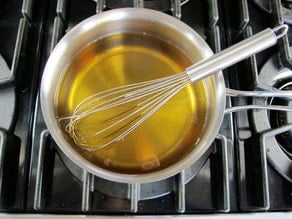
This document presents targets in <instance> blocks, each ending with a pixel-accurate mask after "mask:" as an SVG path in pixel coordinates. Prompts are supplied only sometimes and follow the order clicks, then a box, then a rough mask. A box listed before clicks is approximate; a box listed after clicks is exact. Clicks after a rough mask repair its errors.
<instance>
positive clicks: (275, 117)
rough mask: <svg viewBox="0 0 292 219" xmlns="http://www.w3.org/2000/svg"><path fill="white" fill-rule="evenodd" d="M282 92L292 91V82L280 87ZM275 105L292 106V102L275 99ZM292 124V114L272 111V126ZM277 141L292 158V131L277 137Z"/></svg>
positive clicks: (273, 102)
mask: <svg viewBox="0 0 292 219" xmlns="http://www.w3.org/2000/svg"><path fill="white" fill-rule="evenodd" d="M280 89H281V90H292V82H288V83H287V84H285V85H284V86H282V87H280ZM272 104H275V105H285V106H290V107H291V106H292V102H291V101H288V100H284V99H280V98H275V99H274V100H273V101H272ZM288 124H292V114H291V113H289V112H284V111H272V112H271V126H272V128H277V127H281V126H285V125H288ZM276 139H277V141H278V142H279V143H280V145H281V147H282V149H283V150H284V151H285V152H286V153H287V154H288V155H289V156H290V157H292V130H289V131H287V132H284V133H282V134H280V135H277V136H276Z"/></svg>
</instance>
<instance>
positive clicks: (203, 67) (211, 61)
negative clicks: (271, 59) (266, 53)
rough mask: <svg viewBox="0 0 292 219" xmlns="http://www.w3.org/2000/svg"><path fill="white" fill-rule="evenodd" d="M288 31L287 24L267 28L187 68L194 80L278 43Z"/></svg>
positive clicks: (191, 78)
mask: <svg viewBox="0 0 292 219" xmlns="http://www.w3.org/2000/svg"><path fill="white" fill-rule="evenodd" d="M287 31H288V26H287V25H286V24H282V25H279V26H277V27H275V28H273V29H270V28H267V29H265V30H263V31H261V32H259V33H257V34H255V35H253V36H251V37H249V38H247V39H245V40H243V41H241V42H239V43H237V44H234V45H233V46H231V47H229V48H227V49H225V50H222V51H221V52H219V53H217V54H215V55H213V56H211V57H209V58H207V59H205V60H202V61H200V62H198V63H196V64H194V65H192V66H190V67H188V68H187V69H186V72H187V74H188V75H189V78H190V80H191V81H192V82H194V81H197V80H200V79H203V78H205V77H207V76H209V75H211V74H213V73H215V72H218V71H220V70H223V69H225V68H227V67H229V66H231V65H233V64H235V63H237V62H239V61H242V60H243V59H245V58H247V57H249V56H251V55H254V54H256V53H258V52H260V51H263V50H264V49H267V48H269V47H270V46H273V45H275V44H276V42H277V40H278V39H279V38H281V37H282V36H284V35H285V34H286V33H287Z"/></svg>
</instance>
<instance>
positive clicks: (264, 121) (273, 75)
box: [252, 48, 292, 182]
mask: <svg viewBox="0 0 292 219" xmlns="http://www.w3.org/2000/svg"><path fill="white" fill-rule="evenodd" d="M290 51H292V48H290ZM291 81H292V70H291V69H289V68H286V67H283V66H282V65H281V64H280V60H279V58H278V56H277V55H274V56H272V57H271V58H270V59H269V60H268V61H267V63H266V64H265V65H264V66H263V68H262V69H261V71H260V74H259V76H258V83H259V84H260V85H263V86H269V87H276V88H278V89H282V90H291V89H292V82H291ZM253 103H254V104H259V105H265V104H279V105H280V104H282V105H289V106H291V105H292V101H291V100H290V101H289V100H283V99H280V98H273V99H255V100H254V102H253ZM252 115H253V122H254V127H255V130H256V131H257V132H258V133H263V135H262V138H263V141H264V142H265V148H266V151H267V157H268V160H269V162H270V163H271V164H272V165H273V167H274V168H275V169H276V170H277V171H278V173H279V174H281V175H282V176H283V177H284V178H286V179H287V180H289V181H291V182H292V171H291V168H292V159H291V158H292V156H291V151H292V150H291V148H292V147H291V145H292V131H291V128H290V126H291V124H292V114H291V112H277V111H268V110H259V111H256V110H255V111H253V114H252ZM285 127H286V128H285ZM266 132H268V134H267V133H266Z"/></svg>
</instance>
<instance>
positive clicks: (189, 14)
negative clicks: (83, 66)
mask: <svg viewBox="0 0 292 219" xmlns="http://www.w3.org/2000/svg"><path fill="white" fill-rule="evenodd" d="M267 2H268V3H267ZM0 5H1V7H0V55H1V56H0V70H1V71H0V94H1V96H0V111H1V112H2V113H1V115H0V211H1V212H3V213H33V214H35V213H38V214H40V213H50V214H78V215H83V214H94V215H95V214H102V215H108V214H110V215H117V214H118V215H129V214H131V215H141V214H150V215H153V214H155V215H156V214H159V215H177V214H187V215H192V214H196V215H199V214H200V215H201V214H207V215H210V214H214V213H222V214H225V213H226V214H227V213H247V212H249V213H250V212H268V213H270V212H278V211H280V212H283V211H284V212H286V211H290V210H291V209H292V186H291V183H292V171H291V170H292V164H291V156H290V154H291V152H289V151H291V150H290V149H291V146H290V144H291V139H290V133H289V130H291V127H290V125H291V120H290V117H291V113H290V114H289V113H286V114H277V113H269V111H264V112H262V113H263V114H258V113H259V112H258V111H241V112H237V113H233V114H226V115H225V117H224V122H223V124H222V126H221V129H220V132H219V133H218V136H217V138H216V140H215V141H214V142H213V144H212V145H211V146H210V150H209V151H208V153H207V155H206V157H204V158H203V159H202V160H201V162H200V163H199V164H197V165H195V166H194V167H192V168H190V170H186V171H183V172H182V173H180V174H178V175H177V176H175V177H172V178H170V179H168V180H167V181H163V182H162V183H158V184H116V183H112V182H107V181H105V180H102V179H100V178H98V177H94V176H92V175H91V174H90V173H88V172H86V171H84V170H81V169H79V168H78V167H75V166H74V165H73V164H72V163H71V162H70V160H69V159H67V158H65V157H64V155H62V153H61V152H60V151H59V150H58V146H57V145H56V144H55V142H54V141H53V139H52V138H51V137H50V134H49V131H48V130H47V128H46V125H45V123H44V120H43V116H42V113H41V109H40V102H39V86H40V80H41V76H42V71H43V68H44V66H45V63H46V60H47V58H48V57H49V55H50V53H51V51H52V49H53V48H54V46H55V45H56V44H57V42H58V41H59V40H60V39H61V37H62V36H63V35H64V34H65V33H66V32H68V31H69V30H70V29H71V28H72V27H74V26H75V25H76V24H77V23H79V22H80V21H82V20H84V19H85V18H87V17H89V16H91V15H94V14H96V13H97V12H98V13H100V12H101V11H103V10H110V9H112V8H119V7H146V8H152V9H155V10H161V11H163V12H164V13H168V14H170V15H173V16H175V17H177V18H178V19H181V20H182V21H183V22H185V23H187V24H188V25H190V26H191V27H192V28H194V29H195V30H196V31H197V32H198V33H199V34H200V35H201V36H202V37H203V38H204V39H205V40H206V41H207V43H208V44H209V45H210V47H211V48H212V50H213V51H214V52H219V51H220V50H222V49H224V48H226V47H228V46H229V45H232V44H234V43H235V42H238V41H240V40H241V39H244V38H246V37H248V36H249V35H251V34H252V33H256V32H259V31H260V30H263V29H264V28H266V27H274V26H276V25H278V24H281V23H283V22H285V23H287V24H290V25H291V23H290V21H291V13H290V14H289V12H291V9H290V8H289V7H290V6H291V3H289V1H280V0H276V1H258V0H238V1H231V0H208V1H203V0H198V1H197V0H196V1H194V0H190V1H181V2H180V1H166V0H164V1H155V0H150V1H146V0H145V1H112V0H106V1H102V0H96V1H92V0H74V1H72V0H53V1H42V2H39V1H32V0H25V1H23V2H22V1H16V0H12V1H9V2H8V1H0ZM289 28H290V30H289V33H288V35H287V36H286V37H285V38H284V39H282V40H280V41H279V42H278V44H277V45H276V46H274V47H272V48H270V49H268V50H266V51H264V52H262V53H260V54H258V55H256V56H253V57H251V58H249V59H247V60H245V61H243V62H240V63H239V64H237V65H234V66H232V67H231V68H228V69H226V70H225V71H224V72H223V73H224V76H225V82H226V86H227V87H230V88H233V89H241V90H258V89H265V88H267V87H269V86H275V87H276V88H279V89H290V88H291V87H289V86H290V85H289V83H290V82H291V81H292V80H291V79H292V76H291V77H290V73H291V66H292V62H291V56H290V49H289V43H290V44H291V43H292V34H291V26H290V27H289ZM271 63H272V64H271ZM273 68H275V69H276V71H279V72H283V71H284V70H285V71H287V72H288V73H287V74H286V75H288V76H287V77H286V78H285V80H283V79H281V83H280V82H279V83H274V81H273V80H267V78H271V76H270V75H269V74H270V73H268V76H265V74H267V73H265V71H266V70H265V69H269V70H268V72H269V71H270V69H273ZM289 72H290V73H289ZM277 75H279V74H277ZM291 75H292V74H291ZM275 77H276V76H275ZM271 81H272V82H271ZM271 101H272V102H273V100H270V99H264V100H263V99H260V100H258V99H252V98H230V97H227V106H226V107H231V106H234V105H245V104H248V105H250V104H254V103H260V104H266V103H267V102H268V103H270V102H271ZM279 102H280V103H281V104H284V105H289V104H290V102H289V101H284V102H283V101H282V102H281V101H277V103H279ZM262 117H263V118H275V119H272V122H271V123H270V122H269V121H266V122H264V123H265V124H266V126H264V127H263V126H261V125H260V126H259V125H257V124H262V123H263V120H260V121H258V120H257V118H262ZM279 118H280V119H279ZM275 121H276V122H275ZM278 126H280V127H282V129H283V130H278V129H277V128H278ZM275 130H276V131H277V130H278V131H279V132H280V133H278V132H277V133H276V134H275ZM275 135H276V136H277V137H275ZM279 139H280V140H279ZM279 141H280V144H279V147H280V148H282V149H280V152H279V153H280V155H278V153H277V155H275V156H274V155H271V154H272V153H271V151H274V147H275V146H274V144H273V142H279ZM283 142H286V143H283ZM277 147H278V146H277ZM283 148H284V149H283ZM278 156H279V157H280V158H277V157H278ZM279 160H280V161H281V160H284V161H285V166H284V168H283V167H282V166H279V165H278V163H279V162H280V161H279ZM283 169H284V170H283ZM190 172H192V176H191V177H189V173H190ZM271 215H273V214H271Z"/></svg>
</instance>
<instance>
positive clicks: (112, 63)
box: [56, 33, 208, 174]
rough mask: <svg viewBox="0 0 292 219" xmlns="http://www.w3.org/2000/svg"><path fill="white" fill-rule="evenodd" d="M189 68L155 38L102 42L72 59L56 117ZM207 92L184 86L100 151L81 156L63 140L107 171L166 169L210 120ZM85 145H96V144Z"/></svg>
mask: <svg viewBox="0 0 292 219" xmlns="http://www.w3.org/2000/svg"><path fill="white" fill-rule="evenodd" d="M191 64H192V62H191V60H190V59H189V58H188V56H187V55H186V54H184V53H182V52H181V51H180V50H179V49H178V48H176V47H175V46H173V45H171V44H170V43H168V42H165V41H163V40H160V39H158V38H156V37H152V36H149V35H146V34H134V33H121V34H116V35H112V36H109V37H105V38H103V39H100V40H97V41H96V42H93V43H92V44H89V45H87V46H86V47H85V48H84V49H83V50H82V51H81V52H80V53H79V54H76V57H75V58H74V60H72V62H71V63H70V65H69V66H68V68H67V69H66V70H65V74H64V75H65V76H64V78H63V79H62V83H61V84H60V86H59V90H58V91H57V93H58V95H57V97H56V106H57V109H56V110H57V113H58V115H59V116H60V117H61V116H64V115H70V113H72V111H73V110H74V108H75V107H76V106H77V105H78V103H79V102H80V101H82V100H83V99H84V98H87V97H88V96H90V95H93V94H95V93H97V92H100V91H103V90H107V89H111V88H114V87H118V86H122V85H127V84H131V83H137V82H141V81H146V80H151V79H156V78H161V77H165V76H168V75H172V74H176V73H180V72H182V71H183V70H184V69H185V68H186V67H188V66H190V65H191ZM205 89H206V88H205V84H204V81H199V82H196V83H194V84H189V85H187V86H186V87H185V88H184V89H183V90H182V91H180V92H179V93H178V94H176V95H175V96H174V97H173V98H172V99H170V100H169V101H168V102H167V103H166V104H165V105H163V106H162V107H161V108H160V109H159V110H158V111H157V112H156V113H154V114H153V115H152V116H151V117H150V118H148V119H147V120H146V121H145V122H144V123H142V125H140V126H139V127H138V128H136V129H135V130H134V131H133V132H131V133H130V134H129V135H127V136H126V137H124V138H123V139H121V140H119V141H117V142H114V143H112V144H110V145H108V146H106V147H104V148H102V149H95V150H84V149H82V147H80V146H78V145H76V144H75V143H74V141H73V140H72V139H70V138H71V137H70V136H69V135H67V136H66V138H67V139H68V140H69V141H70V142H71V143H72V147H74V148H75V149H76V150H77V151H78V152H79V153H80V154H81V155H82V156H83V157H85V158H86V159H88V160H90V161H91V162H93V163H95V164H96V165H98V166H100V167H102V168H105V169H109V170H112V171H115V172H121V173H133V174H136V173H145V172H151V171H156V170H159V169H162V168H165V167H166V166H169V165H171V164H172V163H174V162H176V161H178V160H179V159H181V158H183V157H184V155H186V154H187V153H188V151H190V150H192V149H193V147H195V145H196V143H197V142H198V141H199V139H200V136H201V135H202V133H203V131H204V124H205V123H206V119H207V117H208V116H207V114H208V111H207V109H208V97H207V96H206V93H207V92H206V90H205ZM104 113H107V112H104ZM105 116H106V115H105ZM95 119H98V118H94V116H92V117H88V119H87V120H84V121H83V122H82V127H80V128H79V131H80V132H81V133H82V132H83V133H84V134H86V133H87V132H89V131H90V129H91V128H94V127H93V124H94V120H95ZM60 123H61V124H60V126H62V127H65V126H66V124H65V121H61V122H60ZM64 135H66V132H65V131H64ZM88 143H89V144H90V145H94V144H95V142H94V139H88Z"/></svg>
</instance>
